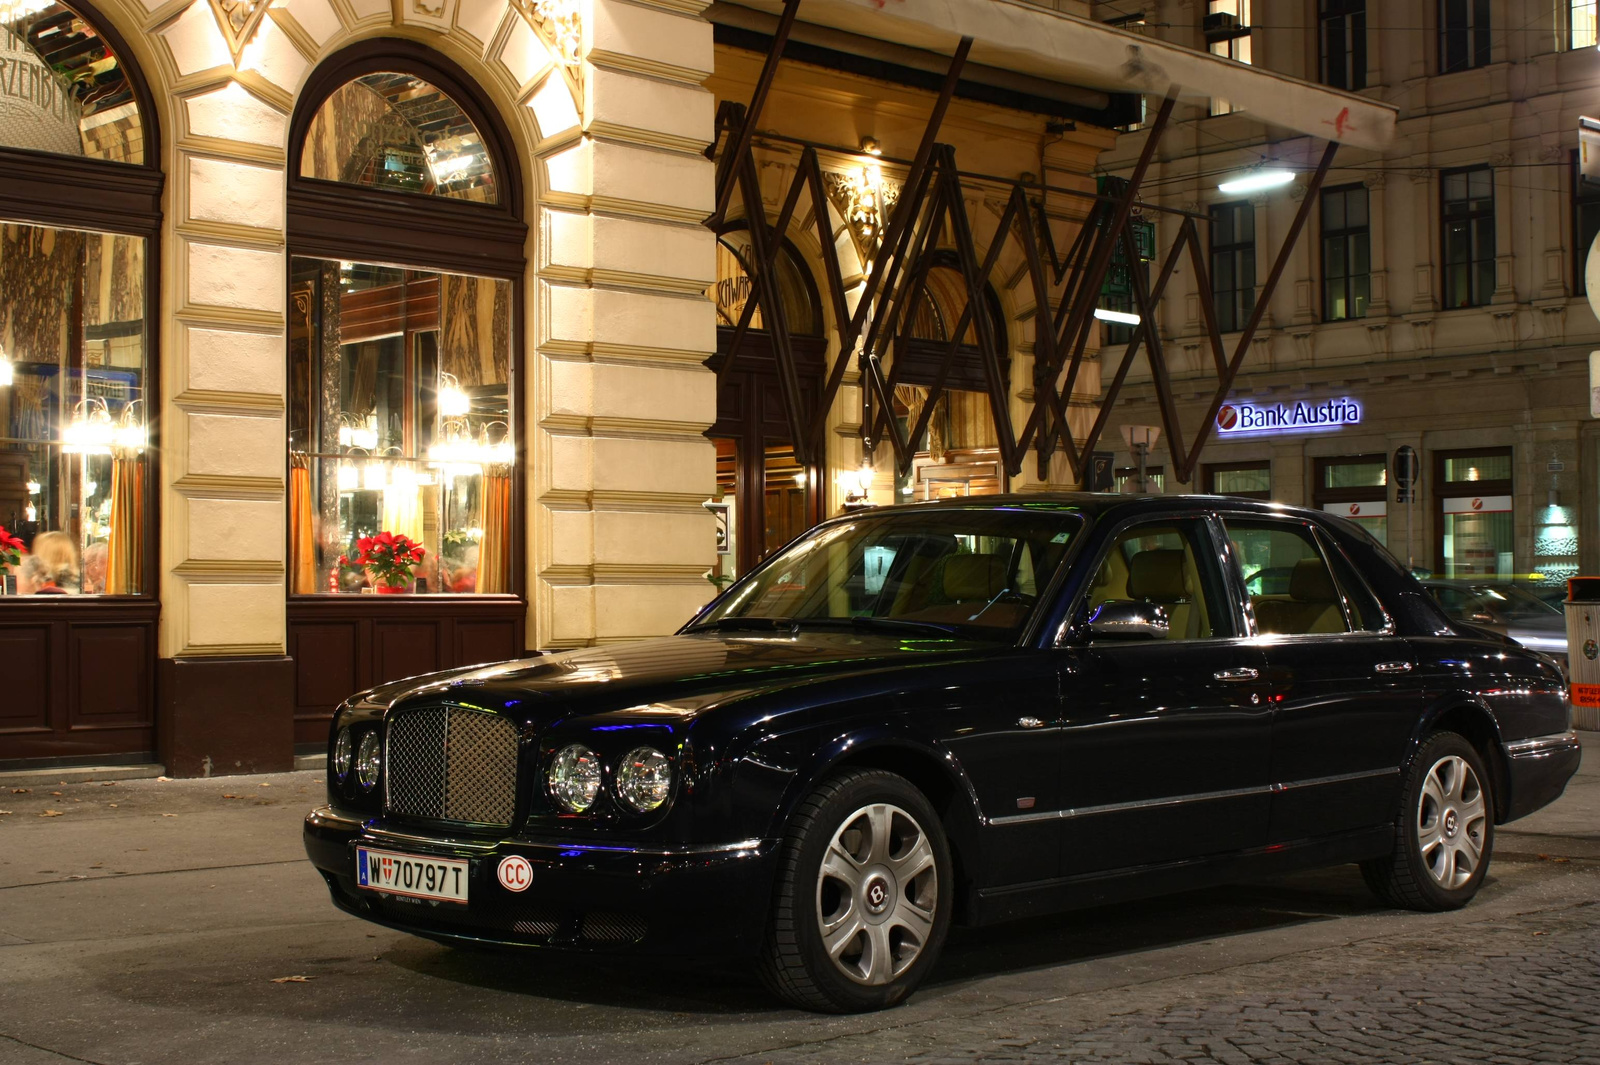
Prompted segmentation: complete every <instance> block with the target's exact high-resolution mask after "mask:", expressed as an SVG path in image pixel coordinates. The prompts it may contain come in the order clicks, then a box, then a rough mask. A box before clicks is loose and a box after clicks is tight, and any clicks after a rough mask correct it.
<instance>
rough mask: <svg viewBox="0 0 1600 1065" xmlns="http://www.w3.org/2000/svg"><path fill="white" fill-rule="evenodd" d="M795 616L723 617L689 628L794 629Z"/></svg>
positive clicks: (692, 630) (693, 630)
mask: <svg viewBox="0 0 1600 1065" xmlns="http://www.w3.org/2000/svg"><path fill="white" fill-rule="evenodd" d="M793 627H794V619H793V618H761V617H741V616H737V615H736V616H732V617H723V618H718V619H717V620H715V621H704V622H701V623H700V624H699V625H695V626H693V627H692V628H690V629H689V631H690V632H700V631H702V630H704V629H717V630H718V631H719V632H733V631H740V630H743V631H749V632H775V631H777V630H779V629H792V628H793Z"/></svg>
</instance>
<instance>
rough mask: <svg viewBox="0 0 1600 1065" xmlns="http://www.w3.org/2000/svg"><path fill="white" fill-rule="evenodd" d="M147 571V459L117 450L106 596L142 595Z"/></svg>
mask: <svg viewBox="0 0 1600 1065" xmlns="http://www.w3.org/2000/svg"><path fill="white" fill-rule="evenodd" d="M143 570H144V456H142V455H140V454H139V453H138V452H136V451H129V450H125V449H122V448H117V449H115V450H113V452H112V455H111V542H110V543H109V544H108V545H107V547H106V588H105V591H106V594H107V595H137V594H139V591H140V587H139V585H140V583H141V581H142V579H143V576H144V574H143Z"/></svg>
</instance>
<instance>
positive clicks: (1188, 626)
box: [1128, 548, 1210, 640]
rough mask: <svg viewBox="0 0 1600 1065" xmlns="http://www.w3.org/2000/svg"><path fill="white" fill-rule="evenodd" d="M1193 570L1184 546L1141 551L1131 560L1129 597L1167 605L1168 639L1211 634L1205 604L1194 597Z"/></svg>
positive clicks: (1158, 604) (1194, 637)
mask: <svg viewBox="0 0 1600 1065" xmlns="http://www.w3.org/2000/svg"><path fill="white" fill-rule="evenodd" d="M1193 572H1194V568H1193V566H1192V565H1191V564H1190V562H1189V553H1188V552H1187V551H1185V550H1183V549H1182V548H1169V549H1165V550H1160V551H1141V552H1139V553H1138V554H1137V555H1134V556H1133V558H1132V559H1131V560H1130V561H1129V563H1128V598H1129V599H1142V600H1144V601H1145V602H1147V603H1154V604H1156V605H1157V606H1161V607H1165V608H1166V611H1167V621H1168V624H1169V626H1170V628H1169V631H1168V639H1173V640H1194V639H1198V638H1200V637H1201V636H1208V635H1210V625H1209V624H1207V619H1206V618H1205V617H1204V616H1203V611H1204V607H1202V606H1201V605H1199V604H1198V603H1197V602H1196V601H1195V589H1194V581H1193Z"/></svg>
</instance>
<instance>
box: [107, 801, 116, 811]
mask: <svg viewBox="0 0 1600 1065" xmlns="http://www.w3.org/2000/svg"><path fill="white" fill-rule="evenodd" d="M106 805H107V806H109V807H111V808H112V809H113V810H115V809H116V808H117V804H116V803H114V802H108V803H106Z"/></svg>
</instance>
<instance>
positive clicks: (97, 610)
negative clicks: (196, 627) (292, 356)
mask: <svg viewBox="0 0 1600 1065" xmlns="http://www.w3.org/2000/svg"><path fill="white" fill-rule="evenodd" d="M127 54H128V52H127V48H126V47H125V45H124V43H123V41H122V40H121V38H120V37H118V36H117V35H116V33H115V32H114V31H113V30H112V28H111V27H110V26H109V24H107V23H106V22H105V21H104V20H103V19H102V18H101V16H100V15H99V14H98V12H96V11H95V10H94V9H93V8H92V7H91V6H90V5H88V4H86V3H79V2H77V0H73V2H72V3H51V2H48V0H23V2H20V3H19V2H13V3H9V4H7V3H0V526H3V527H4V529H5V531H6V532H7V533H8V534H9V535H10V536H12V537H15V538H16V540H18V541H20V558H18V560H17V562H16V564H14V565H3V564H0V582H3V591H4V592H5V594H4V595H3V596H0V641H3V643H4V646H5V647H6V649H7V650H6V655H5V661H6V673H7V684H6V687H7V698H6V701H5V705H4V706H3V707H0V731H3V732H4V733H5V734H6V737H7V746H6V749H7V753H9V754H12V755H13V756H15V757H23V758H32V757H53V758H59V757H92V758H98V757H103V756H105V755H114V754H126V753H129V752H140V751H151V750H153V749H154V746H155V742H154V738H155V730H154V675H155V655H156V628H157V620H158V618H159V614H160V605H159V603H158V602H157V600H156V598H155V594H154V593H155V591H156V580H155V543H156V535H155V523H154V511H155V508H154V506H153V503H152V500H153V492H154V485H155V484H156V483H158V478H157V477H156V476H155V470H154V468H153V464H154V461H155V458H154V456H155V448H154V444H155V441H154V440H153V439H151V438H150V437H149V436H148V426H149V425H150V424H151V422H152V419H151V418H150V415H151V414H152V413H153V412H155V411H156V410H158V409H159V396H158V394H157V388H156V386H157V382H158V381H159V375H158V373H157V368H156V365H155V352H156V350H157V337H156V333H157V328H156V321H155V319H154V317H153V314H152V307H153V300H154V299H155V296H156V294H157V293H158V292H160V283H159V274H158V264H159V262H160V258H161V257H160V254H159V249H158V247H157V243H158V237H159V234H160V230H161V189H162V175H161V172H160V170H159V169H158V166H157V160H159V159H160V150H159V143H158V136H157V129H156V124H155V111H154V108H153V107H152V105H151V99H150V95H149V92H148V90H147V89H146V87H145V84H144V82H143V80H142V78H141V77H140V75H139V72H138V71H137V70H136V69H134V68H133V67H131V66H130V65H129V64H128V63H127V61H126V57H127ZM10 544H11V541H9V540H8V541H7V545H8V546H9V545H10ZM8 553H9V552H8ZM6 561H9V560H6Z"/></svg>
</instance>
